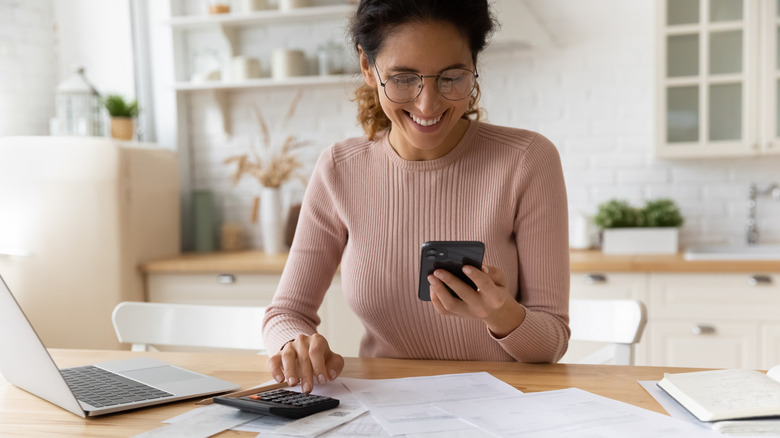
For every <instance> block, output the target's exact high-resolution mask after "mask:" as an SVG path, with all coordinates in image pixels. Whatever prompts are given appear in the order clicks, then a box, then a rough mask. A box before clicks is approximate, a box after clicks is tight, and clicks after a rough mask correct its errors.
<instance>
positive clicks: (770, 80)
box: [761, 0, 780, 154]
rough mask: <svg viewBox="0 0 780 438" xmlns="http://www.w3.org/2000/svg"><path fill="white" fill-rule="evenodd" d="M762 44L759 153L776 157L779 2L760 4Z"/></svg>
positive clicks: (779, 139)
mask: <svg viewBox="0 0 780 438" xmlns="http://www.w3.org/2000/svg"><path fill="white" fill-rule="evenodd" d="M764 2H765V4H764V8H765V9H764V12H765V14H764V15H763V22H762V30H763V32H762V37H761V38H762V40H763V41H765V42H766V44H765V45H764V51H763V53H762V58H761V59H762V60H763V62H762V63H761V70H762V72H763V76H762V79H763V82H762V85H763V88H764V90H766V91H765V92H764V93H763V94H762V105H761V108H762V109H763V111H764V113H765V114H766V116H765V117H763V118H762V122H763V123H762V125H763V126H762V130H761V132H762V133H763V138H762V140H763V141H762V143H761V150H762V152H763V153H767V154H780V0H764Z"/></svg>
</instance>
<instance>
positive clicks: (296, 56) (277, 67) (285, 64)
mask: <svg viewBox="0 0 780 438" xmlns="http://www.w3.org/2000/svg"><path fill="white" fill-rule="evenodd" d="M306 67H307V65H306V55H305V54H304V53H303V50H297V49H276V50H274V54H273V59H272V62H271V76H272V77H273V78H274V79H285V78H289V77H292V76H305V75H306V74H307V68H306Z"/></svg>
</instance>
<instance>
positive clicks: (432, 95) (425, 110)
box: [415, 78, 441, 115]
mask: <svg viewBox="0 0 780 438" xmlns="http://www.w3.org/2000/svg"><path fill="white" fill-rule="evenodd" d="M440 98H441V96H440V95H439V90H437V89H436V78H425V83H424V84H423V89H422V91H421V92H420V95H419V96H417V99H416V100H415V104H416V106H417V109H418V110H419V111H420V114H423V115H433V114H434V112H435V111H436V109H437V106H438V103H439V99H440Z"/></svg>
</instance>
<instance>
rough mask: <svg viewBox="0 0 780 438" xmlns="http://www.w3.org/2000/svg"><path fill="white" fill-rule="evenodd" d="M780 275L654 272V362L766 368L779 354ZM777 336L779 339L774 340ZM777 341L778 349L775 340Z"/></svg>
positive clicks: (650, 330) (651, 335)
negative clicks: (769, 357)
mask: <svg viewBox="0 0 780 438" xmlns="http://www.w3.org/2000/svg"><path fill="white" fill-rule="evenodd" d="M779 282H780V275H776V274H710V275H700V274H660V273H655V274H651V275H650V282H649V289H648V301H649V307H648V313H649V315H650V324H649V327H648V335H649V342H650V352H649V354H650V357H651V360H652V363H653V364H664V365H668V366H686V367H697V366H700V367H743V368H761V367H763V366H765V365H766V360H765V359H764V357H763V356H764V355H769V356H771V355H772V354H775V355H776V354H777V345H778V342H777V341H778V339H777V337H776V335H777V334H778V332H773V331H772V330H773V328H774V329H776V328H777V326H778V325H780V315H778V312H777V309H778V308H780V283H779ZM773 335H774V339H772V337H773ZM772 342H775V344H776V346H775V349H774V350H775V352H774V353H772V351H771V350H772V349H771V348H767V347H769V346H771V343H772Z"/></svg>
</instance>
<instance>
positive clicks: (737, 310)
mask: <svg viewBox="0 0 780 438" xmlns="http://www.w3.org/2000/svg"><path fill="white" fill-rule="evenodd" d="M649 296H650V299H649V302H650V309H649V314H650V315H651V316H652V318H667V317H669V318H685V319H686V320H691V318H718V319H727V320H728V319H730V320H751V321H755V320H777V319H778V312H777V309H778V308H779V307H780V275H777V274H710V275H702V274H653V275H652V276H651V278H650V295H649Z"/></svg>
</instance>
